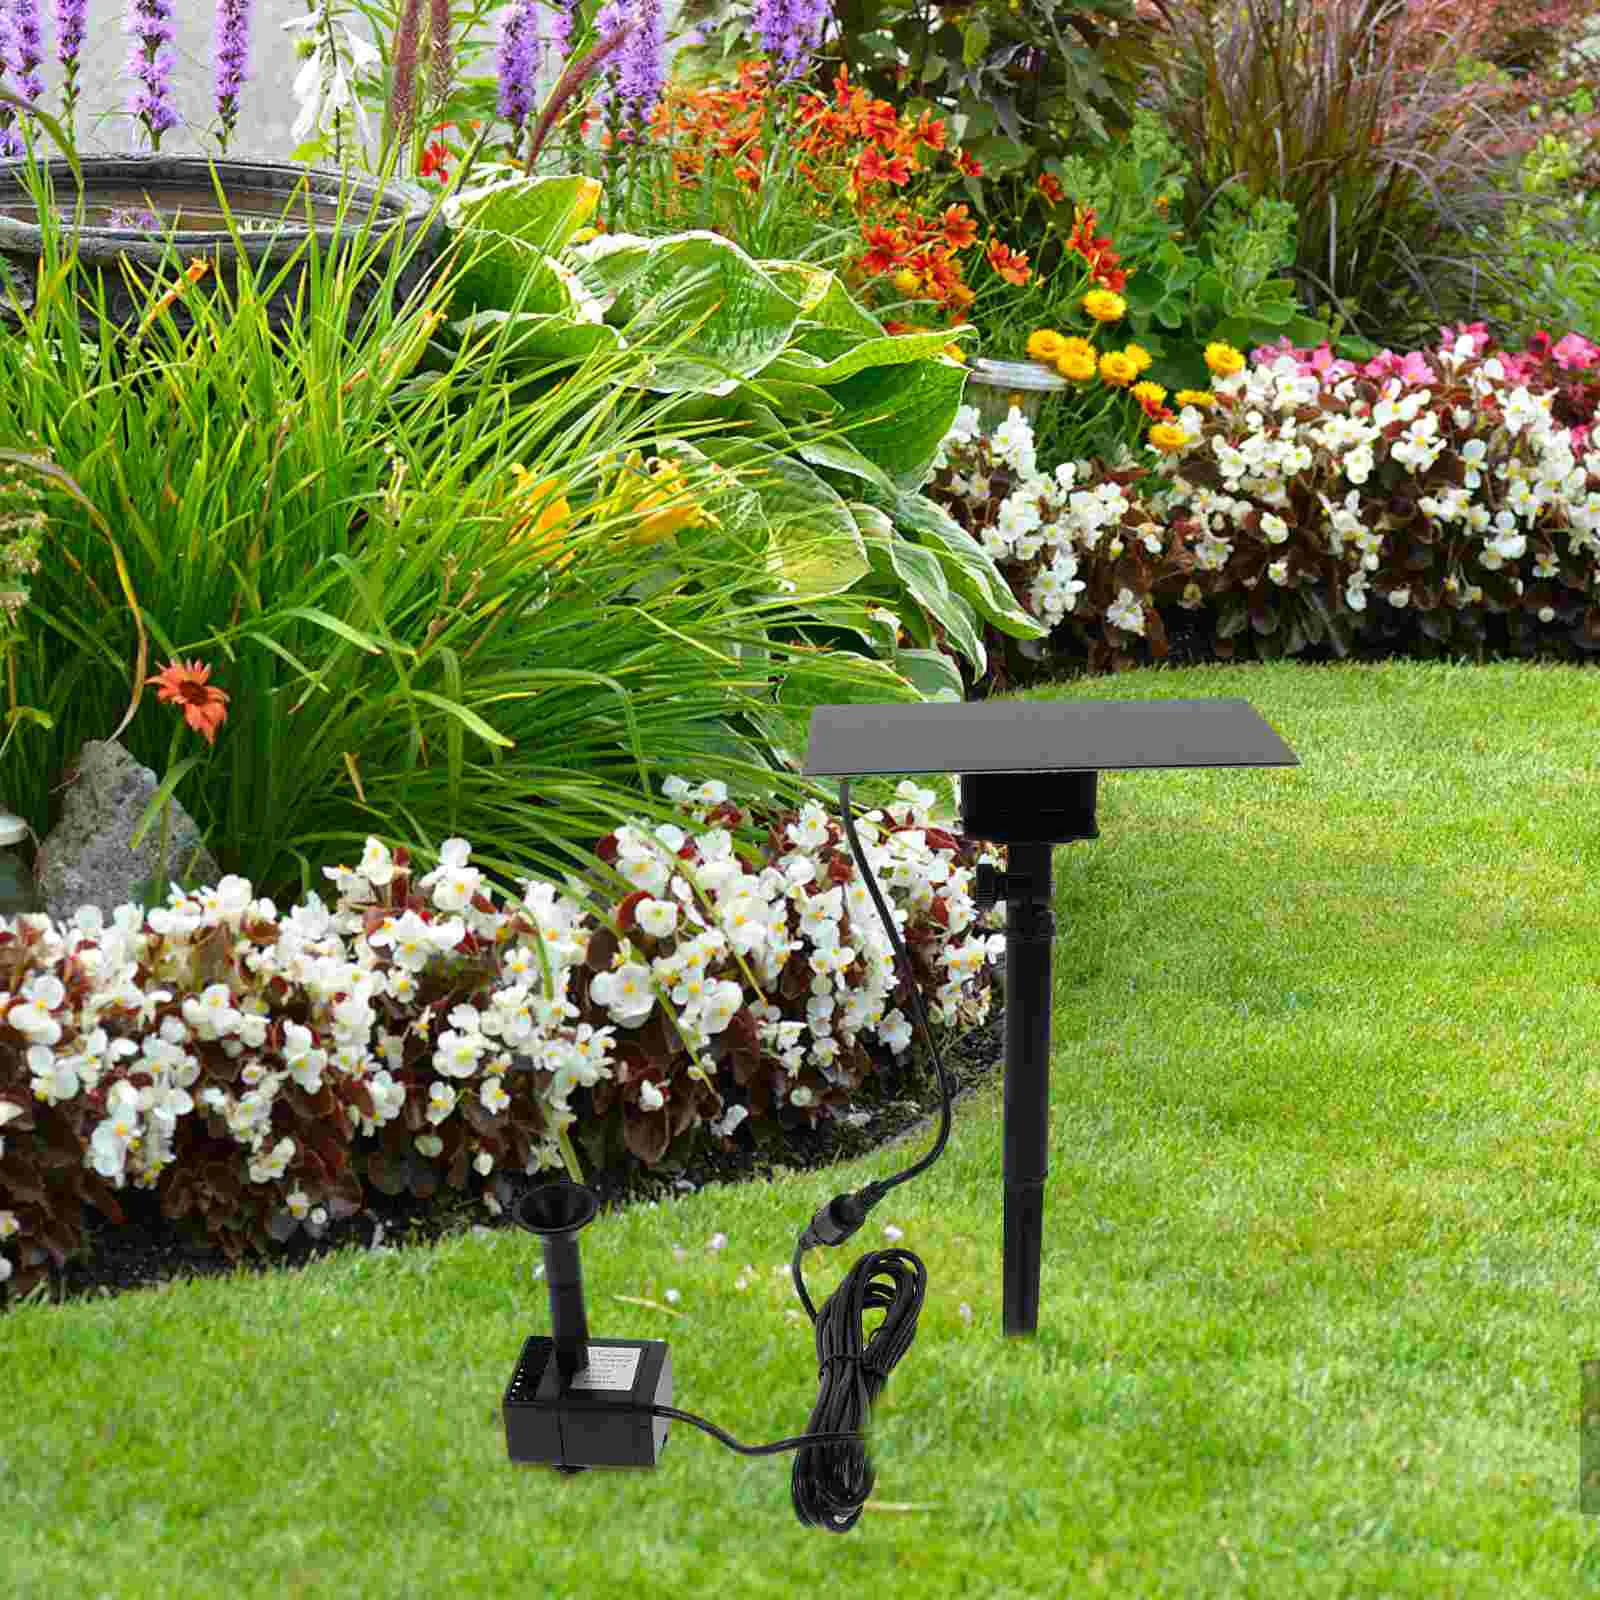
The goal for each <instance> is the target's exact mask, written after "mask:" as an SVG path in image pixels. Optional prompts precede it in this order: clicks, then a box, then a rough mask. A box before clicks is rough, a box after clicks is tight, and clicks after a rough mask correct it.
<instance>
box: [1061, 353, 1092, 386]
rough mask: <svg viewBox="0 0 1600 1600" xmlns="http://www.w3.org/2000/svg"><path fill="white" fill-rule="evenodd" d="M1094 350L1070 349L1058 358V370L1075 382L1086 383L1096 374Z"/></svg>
mask: <svg viewBox="0 0 1600 1600" xmlns="http://www.w3.org/2000/svg"><path fill="white" fill-rule="evenodd" d="M1095 370H1096V368H1095V359H1094V352H1093V351H1092V350H1091V351H1089V352H1087V353H1085V352H1084V351H1082V350H1068V351H1065V352H1064V353H1063V354H1062V355H1060V356H1058V357H1057V358H1056V371H1057V372H1059V373H1060V374H1061V376H1062V377H1063V378H1071V379H1072V381H1073V382H1074V383H1086V382H1088V380H1089V379H1090V378H1092V377H1093V376H1094V375H1095Z"/></svg>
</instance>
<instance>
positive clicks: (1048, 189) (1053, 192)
mask: <svg viewBox="0 0 1600 1600" xmlns="http://www.w3.org/2000/svg"><path fill="white" fill-rule="evenodd" d="M1061 192H1062V191H1061V184H1060V183H1059V182H1058V181H1057V179H1056V178H1054V177H1052V176H1051V174H1050V173H1048V172H1041V173H1040V174H1039V193H1040V194H1042V195H1043V196H1044V197H1045V199H1046V200H1048V201H1049V202H1050V204H1051V205H1053V206H1054V205H1059V204H1060V203H1061Z"/></svg>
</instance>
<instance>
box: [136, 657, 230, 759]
mask: <svg viewBox="0 0 1600 1600" xmlns="http://www.w3.org/2000/svg"><path fill="white" fill-rule="evenodd" d="M210 676H211V668H210V667H208V666H206V665H205V664H204V663H203V662H200V661H188V662H184V661H174V662H172V663H171V665H170V666H168V667H167V668H166V669H165V670H164V671H162V672H158V673H157V674H156V675H155V677H153V678H146V679H145V682H146V683H153V684H156V685H158V686H159V693H158V694H157V696H156V698H157V699H159V700H160V701H161V702H162V703H163V704H164V705H173V706H182V707H183V720H184V721H185V722H187V723H188V724H189V726H190V727H191V728H193V729H194V731H195V732H196V733H198V734H201V735H203V736H204V738H205V741H206V743H207V744H214V743H215V742H216V737H217V729H218V728H220V727H221V726H222V724H223V723H224V722H225V721H227V717H228V696H227V693H226V691H224V690H222V689H219V688H218V687H217V686H216V685H215V684H214V683H207V682H206V679H207V678H209V677H210Z"/></svg>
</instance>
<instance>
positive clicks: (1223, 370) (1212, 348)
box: [1206, 339, 1244, 378]
mask: <svg viewBox="0 0 1600 1600" xmlns="http://www.w3.org/2000/svg"><path fill="white" fill-rule="evenodd" d="M1206 365H1207V366H1208V367H1210V368H1211V370H1212V371H1213V372H1214V373H1216V375H1217V376H1218V377H1219V378H1227V377H1231V376H1232V375H1233V374H1234V373H1235V372H1242V371H1244V353H1243V351H1240V350H1235V349H1234V348H1233V346H1232V345H1231V344H1223V343H1222V341H1221V340H1219V339H1213V340H1212V341H1211V343H1210V344H1208V345H1207V346H1206Z"/></svg>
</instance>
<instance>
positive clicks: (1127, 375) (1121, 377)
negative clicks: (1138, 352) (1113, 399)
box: [1100, 350, 1139, 389]
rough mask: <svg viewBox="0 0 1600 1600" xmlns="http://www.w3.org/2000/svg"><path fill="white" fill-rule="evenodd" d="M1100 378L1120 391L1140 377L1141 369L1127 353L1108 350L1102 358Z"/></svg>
mask: <svg viewBox="0 0 1600 1600" xmlns="http://www.w3.org/2000/svg"><path fill="white" fill-rule="evenodd" d="M1100 376H1101V378H1102V379H1104V381H1105V382H1107V383H1110V384H1115V385H1116V387H1117V388H1119V389H1120V388H1123V387H1125V386H1126V385H1128V384H1130V383H1132V382H1133V380H1134V379H1135V378H1137V377H1138V376H1139V368H1138V366H1137V365H1136V364H1135V362H1134V360H1133V358H1132V357H1131V356H1130V355H1129V354H1128V353H1127V351H1125V350H1107V351H1106V353H1105V354H1104V355H1103V356H1101V357H1100Z"/></svg>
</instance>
